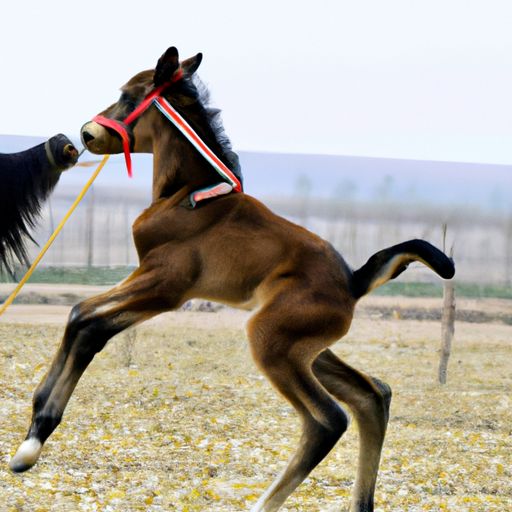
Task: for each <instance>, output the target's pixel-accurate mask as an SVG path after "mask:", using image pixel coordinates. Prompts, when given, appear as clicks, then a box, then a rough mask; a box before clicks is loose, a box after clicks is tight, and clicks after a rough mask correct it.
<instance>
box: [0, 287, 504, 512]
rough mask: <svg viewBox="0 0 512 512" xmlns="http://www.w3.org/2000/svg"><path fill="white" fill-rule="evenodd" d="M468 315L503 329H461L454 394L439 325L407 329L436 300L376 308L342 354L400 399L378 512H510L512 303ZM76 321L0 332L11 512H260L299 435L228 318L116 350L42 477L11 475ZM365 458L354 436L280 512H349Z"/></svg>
mask: <svg viewBox="0 0 512 512" xmlns="http://www.w3.org/2000/svg"><path fill="white" fill-rule="evenodd" d="M461 304H462V309H464V307H465V308H466V309H467V310H471V311H484V312H486V313H488V318H490V319H491V321H489V322H487V323H475V322H474V321H473V322H472V323H469V322H468V321H459V322H458V323H457V325H456V339H455V342H454V348H453V352H452V357H451V360H450V365H449V373H448V384H447V385H445V386H443V387H440V386H439V385H438V384H437V383H436V375H437V365H438V359H439V351H438V347H439V338H440V323H439V321H438V320H417V319H408V318H409V317H410V316H411V315H408V314H406V313H407V312H409V311H421V310H425V311H430V312H432V311H436V310H438V308H439V306H440V301H439V300H424V299H414V300H412V299H401V298H380V297H377V298H373V299H370V300H365V302H363V303H362V304H361V307H360V308H359V313H358V314H357V316H356V318H355V320H354V322H353V325H352V329H351V331H350V333H349V334H348V335H347V336H346V337H345V338H344V339H343V340H342V341H340V342H338V343H337V344H336V345H334V350H335V352H336V353H338V354H339V355H340V356H341V357H343V358H344V359H345V360H346V361H347V362H348V363H350V364H352V365H353V366H355V367H357V368H360V369H362V370H365V371H367V372H369V373H371V374H373V375H375V376H378V377H381V378H382V379H384V380H386V381H387V382H389V384H391V386H392V388H393V391H394V397H393V403H392V410H391V420H390V425H389V430H388V437H387V440H386V444H385V449H384V453H383V460H382V466H381V472H380V477H379V482H378V488H377V492H376V510H377V511H381V512H384V511H386V512H391V511H392V512H400V511H404V512H405V511H407V512H416V511H424V510H433V511H439V510H449V511H453V512H464V511H475V512H477V511H478V512H492V511H500V512H504V511H508V510H512V436H511V434H512V396H511V390H512V325H510V322H508V325H507V322H504V321H503V319H504V318H506V317H507V315H508V318H509V319H510V317H511V316H512V303H511V302H506V301H465V302H464V301H461ZM389 311H392V314H391V315H389V314H387V313H386V312H389ZM68 312H69V307H68V306H44V305H38V306H31V305H20V306H12V307H11V309H10V310H9V311H8V312H7V313H6V314H5V316H4V317H3V318H2V319H1V320H0V462H1V465H0V511H2V512H3V511H27V512H37V511H39V512H42V511H55V512H68V511H69V512H78V511H96V510H98V511H123V512H130V511H139V510H143V511H146V510H147V511H163V510H166V511H182V512H185V511H226V512H236V511H243V510H248V509H249V508H250V506H251V504H252V503H254V501H255V500H256V499H257V496H259V495H260V493H261V492H262V491H263V490H264V488H265V487H266V486H267V485H268V484H269V483H270V481H271V480H272V478H273V476H274V475H275V474H276V473H277V472H278V471H279V470H280V469H281V468H282V467H283V465H284V464H285V462H286V460H287V459H288V458H289V457H290V455H291V453H292V450H293V449H294V446H295V445H296V443H297V439H298V435H299V425H298V421H297V418H296V416H295V414H294V412H293V410H292V409H291V408H290V407H289V406H288V405H287V403H286V402H285V401H284V400H283V399H282V398H281V397H279V396H278V395H277V394H276V393H275V392H274V391H273V390H272V388H271V387H270V385H269V384H268V383H267V381H266V380H265V379H264V378H263V377H262V376H261V375H260V374H259V372H258V370H257V369H256V368H255V366H254V364H253V363H252V361H251V357H250V354H249V350H248V347H247V341H246V338H245V333H244V322H245V320H246V319H247V317H248V314H247V313H243V312H237V311H232V310H227V309H224V310H221V311H218V312H214V313H208V312H197V311H188V312H177V313H171V314H166V315H162V316H160V317H158V318H156V319H154V320H152V321H151V322H148V323H146V324H144V325H142V326H140V327H137V329H136V330H135V334H133V333H132V334H131V335H126V334H122V335H119V336H118V337H117V338H115V339H114V340H112V342H110V343H109V344H108V345H107V347H106V348H105V350H104V351H103V352H102V353H101V354H100V355H99V356H98V357H97V358H96V359H95V360H94V362H93V363H92V365H91V366H90V368H89V369H88V371H87V372H86V374H85V375H84V377H83V379H82V380H81V381H80V383H79V385H78V387H77V389H76V391H75V394H74V395H73V397H72V399H71V401H70V404H69V407H68V409H67V411H66V414H65V416H64V420H63V423H62V424H61V425H60V426H59V428H58V429H57V431H56V432H55V433H54V435H53V436H52V437H51V438H50V440H49V441H48V442H47V444H46V446H45V448H44V451H43V454H42V456H41V459H40V461H39V463H38V464H37V465H36V466H35V467H34V468H33V469H32V470H31V471H29V472H27V473H25V474H21V475H13V474H11V473H10V472H9V471H8V470H7V462H8V460H9V458H10V457H11V455H12V454H13V453H14V451H15V449H16V447H17V445H18V443H19V442H20V441H21V440H22V439H23V437H24V435H25V432H26V428H27V426H28V423H29V419H30V402H31V396H32V393H33V391H34V388H35V386H36V385H37V383H38V382H39V381H40V379H41V378H42V377H43V375H44V372H45V370H46V369H47V368H48V365H49V362H50V359H51V357H52V355H53V353H54V351H55V350H56V347H57V345H58V343H59V339H60V337H61V335H62V332H63V326H64V323H65V318H66V315H67V313H68ZM416 316H417V317H419V318H420V317H422V315H416ZM431 316H432V315H428V314H427V315H424V317H425V318H430V317H431ZM434 316H435V315H434ZM413 317H414V315H413ZM414 318H416V317H414ZM467 318H468V319H470V320H471V318H472V317H471V315H470V316H468V317H467ZM492 318H495V320H492ZM356 456H357V429H356V426H355V424H354V423H352V424H351V426H350V427H349V430H348V432H347V433H346V435H345V436H344V437H343V438H342V440H341V441H340V442H339V443H338V445H337V446H336V448H335V449H334V450H333V452H332V453H331V454H330V455H329V456H328V457H327V459H326V460H325V461H324V462H322V464H321V465H320V466H319V467H318V468H317V469H316V470H315V471H314V472H313V473H312V475H311V476H310V478H308V479H307V480H306V482H305V483H304V484H303V485H301V486H300V487H299V489H298V490H297V491H296V492H295V493H294V494H293V495H292V497H291V498H290V499H289V500H288V501H287V503H286V506H285V507H284V508H283V511H288V512H291V511H309V512H319V511H322V512H324V511H325V512H334V511H341V510H347V507H348V503H349V495H350V491H351V486H352V483H353V478H354V473H355V464H356Z"/></svg>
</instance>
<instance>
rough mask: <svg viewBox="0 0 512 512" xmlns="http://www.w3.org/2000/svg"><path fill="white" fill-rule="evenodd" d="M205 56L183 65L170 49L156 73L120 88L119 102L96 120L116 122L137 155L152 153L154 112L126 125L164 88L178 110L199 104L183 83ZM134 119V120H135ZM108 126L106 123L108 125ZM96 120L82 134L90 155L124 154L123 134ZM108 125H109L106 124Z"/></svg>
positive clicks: (139, 75)
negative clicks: (152, 93)
mask: <svg viewBox="0 0 512 512" xmlns="http://www.w3.org/2000/svg"><path fill="white" fill-rule="evenodd" d="M201 60H202V54H200V53H198V54H197V55H195V56H194V57H191V58H190V59H186V60H184V61H182V62H181V63H180V60H179V56H178V50H177V49H176V48H175V47H170V48H169V49H168V50H167V51H166V52H165V53H164V54H163V55H162V56H161V57H160V59H159V60H158V63H157V65H156V68H155V69H154V70H147V71H142V72H140V73H137V74H136V75H135V76H134V77H132V78H131V79H130V80H128V82H127V83H126V84H125V85H124V86H123V87H122V88H121V96H120V98H119V100H118V101H117V102H116V103H114V104H112V105H111V106H110V107H108V108H107V109H105V110H104V111H103V112H101V113H100V114H99V116H97V117H98V118H103V119H105V118H106V120H112V121H114V122H115V123H116V124H117V125H118V126H121V127H122V130H124V131H125V133H126V135H127V138H128V139H129V145H130V150H131V151H132V152H135V153H152V152H153V142H152V141H153V135H154V134H153V130H154V127H155V123H154V121H155V117H157V116H158V114H157V113H156V112H155V109H154V108H147V109H146V110H145V111H143V112H142V113H141V114H140V115H138V116H137V117H136V118H135V119H133V120H132V121H128V122H125V121H126V120H127V118H128V120H129V119H130V118H129V116H130V114H132V113H133V112H134V110H135V109H136V108H137V107H139V106H140V105H141V103H142V102H143V101H144V99H146V98H147V96H148V95H149V94H150V93H151V92H152V91H154V90H155V89H158V88H164V89H163V92H162V94H164V95H165V96H166V97H167V98H172V102H173V104H174V105H176V106H177V107H178V108H179V107H180V106H186V105H188V104H190V103H193V102H195V101H197V97H191V96H189V95H188V94H187V89H186V88H184V87H183V81H184V80H183V79H186V78H187V77H190V76H191V75H193V73H194V72H195V71H196V70H197V68H198V67H199V64H200V63H201ZM132 117H133V116H132ZM105 123H107V121H105ZM105 123H103V124H101V123H99V122H97V121H95V120H93V121H90V122H88V123H86V124H85V125H84V126H83V127H82V130H81V137H82V142H83V143H84V145H85V146H86V147H87V149H88V150H89V151H91V152H92V153H96V154H114V153H122V152H123V140H122V136H121V135H120V132H118V131H116V130H115V129H112V128H110V127H108V126H105ZM107 124H108V123H107Z"/></svg>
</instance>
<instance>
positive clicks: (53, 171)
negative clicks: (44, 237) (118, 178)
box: [0, 134, 78, 275]
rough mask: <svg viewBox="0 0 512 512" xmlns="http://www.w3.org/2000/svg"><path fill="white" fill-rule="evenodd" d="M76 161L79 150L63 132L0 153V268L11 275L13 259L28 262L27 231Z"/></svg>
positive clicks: (28, 232) (28, 231)
mask: <svg viewBox="0 0 512 512" xmlns="http://www.w3.org/2000/svg"><path fill="white" fill-rule="evenodd" d="M77 160H78V151H77V150H76V149H75V147H74V146H73V144H72V143H71V141H70V140H69V139H68V138H67V137H66V136H65V135H62V134H59V135H55V136H54V137H52V138H50V139H48V140H47V141H46V142H44V143H42V144H39V145H37V146H34V147H33V148H30V149H27V150H26V151H21V152H20V153H11V154H4V153H0V271H1V270H2V269H5V270H7V271H8V272H9V273H11V275H12V272H13V267H14V263H15V261H16V260H18V261H20V262H21V263H24V264H25V265H28V264H29V261H28V256H27V250H26V246H25V242H26V241H27V240H32V237H31V236H30V230H31V229H33V228H34V226H35V223H36V221H37V218H38V216H39V213H40V211H41V207H42V205H43V203H44V201H45V200H46V199H47V198H48V196H49V194H50V193H51V191H52V190H53V188H54V187H55V185H56V184H57V182H58V181H59V177H60V173H61V172H62V171H63V170H65V169H68V168H69V167H72V166H73V165H75V163H76V161H77Z"/></svg>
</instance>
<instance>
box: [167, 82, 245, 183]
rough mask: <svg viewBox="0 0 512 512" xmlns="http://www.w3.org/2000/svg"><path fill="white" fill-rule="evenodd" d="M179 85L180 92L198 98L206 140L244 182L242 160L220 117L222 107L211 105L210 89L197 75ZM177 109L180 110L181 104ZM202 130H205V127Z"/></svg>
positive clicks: (198, 107) (241, 181)
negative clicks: (234, 149) (235, 150)
mask: <svg viewBox="0 0 512 512" xmlns="http://www.w3.org/2000/svg"><path fill="white" fill-rule="evenodd" d="M179 87H180V90H179V92H180V93H182V94H183V95H185V96H188V97H190V98H193V99H195V100H196V103H195V106H196V107H195V108H196V109H197V113H198V114H199V115H200V116H201V117H202V118H203V119H204V121H205V123H204V124H205V126H206V132H205V133H204V134H203V135H204V137H205V142H206V143H207V144H208V145H209V146H210V148H211V149H212V151H213V152H214V153H215V154H216V155H217V156H218V157H219V158H220V159H221V160H222V162H223V163H225V164H226V165H227V167H228V168H229V169H230V170H231V171H232V172H233V174H234V175H235V176H236V177H237V178H238V179H239V180H240V183H243V176H242V168H241V167H240V161H239V158H238V155H237V154H236V153H235V152H234V151H233V147H232V145H231V141H230V140H229V138H228V136H227V135H226V132H225V130H224V126H223V124H222V119H221V117H220V113H221V111H220V109H217V108H212V107H210V106H209V102H210V91H209V90H208V88H207V87H206V85H205V84H204V83H203V82H202V81H201V79H200V78H198V77H197V75H193V76H192V77H185V78H184V79H183V80H180V82H179ZM177 110H180V108H179V106H178V107H177ZM182 113H183V114H184V115H185V116H186V112H185V111H182ZM194 128H196V127H194ZM198 128H199V127H198ZM201 128H203V127H201ZM198 131H199V130H198ZM202 131H204V128H203V130H202Z"/></svg>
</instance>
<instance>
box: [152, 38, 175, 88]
mask: <svg viewBox="0 0 512 512" xmlns="http://www.w3.org/2000/svg"><path fill="white" fill-rule="evenodd" d="M179 66H180V58H179V55H178V50H177V49H176V48H175V47H174V46H171V47H170V48H168V49H167V51H166V52H165V53H164V54H163V55H162V56H161V57H160V58H159V59H158V63H157V65H156V69H155V74H154V76H153V83H154V84H155V86H156V87H158V86H159V85H162V84H165V83H166V82H169V81H170V80H171V78H172V75H173V74H174V72H175V71H176V70H177V69H178V68H179Z"/></svg>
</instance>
